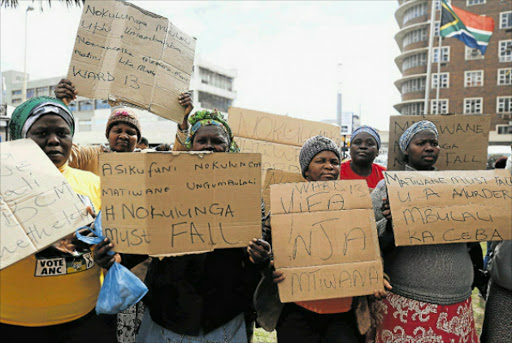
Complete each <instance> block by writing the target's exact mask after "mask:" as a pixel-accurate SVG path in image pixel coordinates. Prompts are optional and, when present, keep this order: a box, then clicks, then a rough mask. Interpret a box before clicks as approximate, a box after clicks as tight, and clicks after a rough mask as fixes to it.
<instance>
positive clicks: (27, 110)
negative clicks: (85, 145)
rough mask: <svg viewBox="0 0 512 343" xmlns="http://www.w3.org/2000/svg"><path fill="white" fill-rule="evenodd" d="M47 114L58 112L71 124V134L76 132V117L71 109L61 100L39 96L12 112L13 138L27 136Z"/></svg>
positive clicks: (11, 127)
mask: <svg viewBox="0 0 512 343" xmlns="http://www.w3.org/2000/svg"><path fill="white" fill-rule="evenodd" d="M45 114H56V115H58V116H60V117H61V118H62V119H64V121H65V122H66V123H67V124H68V125H69V129H70V131H71V135H73V134H74V133H75V118H74V117H73V113H71V110H70V109H69V108H68V107H67V106H66V105H65V104H64V103H63V102H62V101H60V100H58V99H55V98H52V97H49V96H38V97H35V98H32V99H30V100H27V101H25V102H24V103H23V104H21V105H19V106H18V107H16V109H15V110H14V112H12V117H11V121H10V123H9V131H10V134H11V139H13V140H14V139H21V138H26V137H27V132H28V130H29V129H30V127H31V126H32V124H34V122H35V121H36V120H37V119H39V117H41V116H43V115H45Z"/></svg>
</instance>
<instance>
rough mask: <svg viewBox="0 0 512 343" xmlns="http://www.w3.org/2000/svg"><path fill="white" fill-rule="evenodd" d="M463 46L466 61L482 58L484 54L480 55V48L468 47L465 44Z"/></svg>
mask: <svg viewBox="0 0 512 343" xmlns="http://www.w3.org/2000/svg"><path fill="white" fill-rule="evenodd" d="M465 48H466V61H470V60H481V59H483V58H484V55H482V53H481V52H480V50H478V49H473V48H469V47H467V46H466V47H465Z"/></svg>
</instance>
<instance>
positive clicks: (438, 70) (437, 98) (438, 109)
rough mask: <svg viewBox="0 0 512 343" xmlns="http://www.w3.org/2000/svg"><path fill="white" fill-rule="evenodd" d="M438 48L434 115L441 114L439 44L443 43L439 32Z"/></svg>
mask: <svg viewBox="0 0 512 343" xmlns="http://www.w3.org/2000/svg"><path fill="white" fill-rule="evenodd" d="M439 31H441V27H439ZM438 39H439V47H438V50H437V89H436V105H437V106H436V107H437V110H436V114H441V110H440V107H439V88H440V87H441V43H442V41H443V37H441V32H439V37H438Z"/></svg>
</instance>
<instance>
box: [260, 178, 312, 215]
mask: <svg viewBox="0 0 512 343" xmlns="http://www.w3.org/2000/svg"><path fill="white" fill-rule="evenodd" d="M295 182H306V180H305V179H304V178H303V177H302V174H300V173H290V172H286V171H282V170H278V169H267V170H266V171H265V180H264V181H263V186H262V188H263V191H262V197H263V202H264V203H265V211H266V212H269V211H270V186H271V185H275V184H278V183H295Z"/></svg>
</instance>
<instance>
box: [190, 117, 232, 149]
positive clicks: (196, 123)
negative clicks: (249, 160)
mask: <svg viewBox="0 0 512 343" xmlns="http://www.w3.org/2000/svg"><path fill="white" fill-rule="evenodd" d="M188 122H189V124H190V126H192V128H191V129H190V133H189V135H188V137H187V141H186V142H185V147H186V148H187V149H188V150H191V149H192V141H193V140H194V135H195V134H196V132H197V130H199V128H201V127H202V126H209V125H216V126H220V127H222V128H223V129H224V131H226V133H227V134H228V137H229V141H230V143H229V152H240V148H239V147H238V145H236V143H235V140H234V137H233V133H232V132H231V128H230V127H229V124H228V123H227V121H226V120H225V119H224V116H223V115H222V113H220V112H218V111H213V112H210V111H206V110H205V111H197V112H196V113H194V114H193V115H191V116H190V118H189V119H188Z"/></svg>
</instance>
